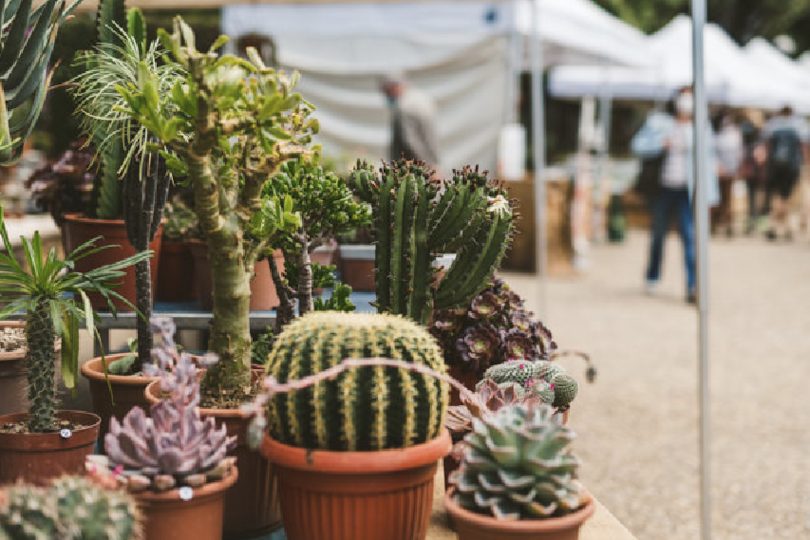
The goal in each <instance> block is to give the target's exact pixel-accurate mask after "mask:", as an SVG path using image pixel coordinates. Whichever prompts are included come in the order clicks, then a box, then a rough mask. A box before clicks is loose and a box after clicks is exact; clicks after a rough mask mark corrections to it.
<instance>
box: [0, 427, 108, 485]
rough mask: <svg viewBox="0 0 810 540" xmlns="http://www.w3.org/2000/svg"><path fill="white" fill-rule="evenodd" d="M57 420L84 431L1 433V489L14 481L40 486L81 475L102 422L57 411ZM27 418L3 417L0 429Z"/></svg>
mask: <svg viewBox="0 0 810 540" xmlns="http://www.w3.org/2000/svg"><path fill="white" fill-rule="evenodd" d="M57 417H58V418H59V419H60V420H68V421H70V422H71V423H72V424H74V425H81V426H83V427H81V428H79V429H75V430H73V431H71V432H70V433H62V432H53V433H0V485H3V484H11V483H14V482H16V481H17V480H22V481H24V482H26V483H30V484H40V485H42V484H46V483H48V481H49V480H51V479H52V478H56V477H57V476H61V475H63V474H82V473H84V461H85V458H87V456H89V455H90V454H92V453H93V449H94V448H95V445H96V439H97V438H98V428H99V423H100V422H101V419H100V418H99V417H98V416H96V415H95V414H92V413H88V412H81V411H59V412H58V413H57ZM27 418H28V413H16V414H6V415H3V416H0V426H2V425H4V424H11V423H15V422H20V421H25V420H27Z"/></svg>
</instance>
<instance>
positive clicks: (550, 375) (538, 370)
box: [484, 360, 579, 410]
mask: <svg viewBox="0 0 810 540" xmlns="http://www.w3.org/2000/svg"><path fill="white" fill-rule="evenodd" d="M484 379H485V380H487V379H488V380H492V381H494V382H496V383H498V384H507V383H517V384H519V385H520V386H521V387H523V388H524V389H525V390H526V392H529V393H531V394H533V395H536V396H538V397H540V398H541V400H542V401H543V402H545V403H548V404H549V405H553V406H554V407H556V408H558V409H562V410H566V409H568V408H569V407H570V406H571V402H572V401H573V400H574V398H575V397H576V396H577V391H578V389H579V385H578V384H577V381H576V379H574V378H573V377H572V376H571V375H569V374H568V373H567V372H566V371H565V369H564V368H563V367H562V366H560V365H559V364H555V363H553V362H548V361H545V360H538V361H536V362H516V361H513V362H505V363H503V364H497V365H495V366H492V367H490V368H489V369H487V370H486V372H484Z"/></svg>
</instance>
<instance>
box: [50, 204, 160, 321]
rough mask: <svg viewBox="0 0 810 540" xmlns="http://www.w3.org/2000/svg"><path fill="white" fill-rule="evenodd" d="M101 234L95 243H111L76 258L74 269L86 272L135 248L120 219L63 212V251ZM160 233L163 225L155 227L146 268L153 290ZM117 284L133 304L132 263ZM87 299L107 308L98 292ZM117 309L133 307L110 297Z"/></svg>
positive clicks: (122, 257)
mask: <svg viewBox="0 0 810 540" xmlns="http://www.w3.org/2000/svg"><path fill="white" fill-rule="evenodd" d="M99 236H100V237H101V239H100V240H99V241H97V242H96V246H97V247H98V246H114V247H111V248H108V249H103V250H101V251H98V252H96V253H93V254H92V255H88V256H87V257H83V258H81V259H79V260H78V261H76V270H78V271H79V272H87V271H89V270H92V269H94V268H98V267H100V266H103V265H105V264H112V263H115V262H118V261H120V260H122V259H125V258H126V257H131V256H132V255H135V254H136V253H137V252H136V250H135V248H134V247H133V246H132V244H130V243H129V239H128V238H127V228H126V224H125V223H124V220H123V219H92V218H87V217H84V216H82V215H80V214H65V222H64V224H63V225H62V245H63V246H64V248H65V252H67V253H69V252H70V251H72V250H74V249H76V248H77V247H79V246H80V245H82V244H83V243H85V242H87V241H88V240H90V239H93V238H96V237H99ZM162 236H163V225H162V224H161V225H160V227H158V230H157V233H155V238H154V239H153V240H152V242H151V243H150V244H149V249H151V250H152V251H153V252H154V255H153V256H152V258H151V259H150V261H149V271H150V272H151V273H152V290H153V291H154V290H156V289H157V286H158V273H157V270H158V262H159V261H160V246H161V240H162ZM124 272H125V273H124V276H123V277H122V278H121V282H120V285H118V286H117V287H116V288H115V290H116V291H117V292H118V293H119V294H120V295H121V296H123V297H124V298H126V299H127V300H128V301H129V302H131V303H132V305H135V299H136V293H135V267H134V266H130V267H129V268H127V269H125V270H124ZM88 296H89V297H90V303H91V304H92V305H93V307H94V308H95V309H98V310H106V309H107V302H106V301H105V300H104V298H103V297H102V296H101V295H98V294H92V293H91V294H89V295H88ZM113 304H115V307H116V309H118V310H119V311H132V308H131V307H129V306H128V305H126V304H125V303H124V302H122V301H120V300H117V299H113Z"/></svg>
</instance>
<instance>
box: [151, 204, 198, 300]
mask: <svg viewBox="0 0 810 540" xmlns="http://www.w3.org/2000/svg"><path fill="white" fill-rule="evenodd" d="M163 215H164V218H165V223H164V224H163V245H162V247H161V258H160V266H159V267H158V280H157V290H156V291H155V299H156V300H157V301H158V302H161V301H162V302H193V301H194V297H195V289H194V274H195V272H196V269H195V267H194V257H193V256H192V254H191V247H190V244H191V242H192V241H194V240H195V239H196V238H197V237H198V236H199V233H198V231H197V227H198V223H197V215H196V214H195V213H194V210H192V209H191V208H190V207H189V206H188V205H187V204H186V202H185V201H184V200H183V198H182V197H181V196H180V195H179V194H178V195H175V197H174V198H173V199H172V200H171V201H169V202H167V203H166V207H165V208H164V209H163Z"/></svg>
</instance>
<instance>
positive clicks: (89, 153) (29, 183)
mask: <svg viewBox="0 0 810 540" xmlns="http://www.w3.org/2000/svg"><path fill="white" fill-rule="evenodd" d="M93 154H94V151H93V150H92V149H91V148H88V147H87V146H86V145H85V144H84V142H83V141H74V142H73V143H72V144H71V145H70V148H68V149H67V150H65V152H64V153H63V154H62V155H61V156H60V157H59V159H57V160H56V162H54V163H49V164H48V165H46V166H44V167H42V168H40V169H37V170H36V171H34V173H33V174H32V175H31V176H30V177H29V178H28V180H26V182H25V185H26V187H27V188H29V189H30V190H31V198H32V199H33V200H34V203H36V205H37V208H39V209H40V210H45V211H48V212H50V214H51V216H52V217H53V220H54V221H55V222H56V224H57V225H59V226H61V225H62V223H63V222H64V216H65V214H67V213H71V212H84V211H85V209H87V207H88V206H89V204H90V199H91V193H92V190H93V181H94V179H95V177H96V171H95V167H94V166H93Z"/></svg>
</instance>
